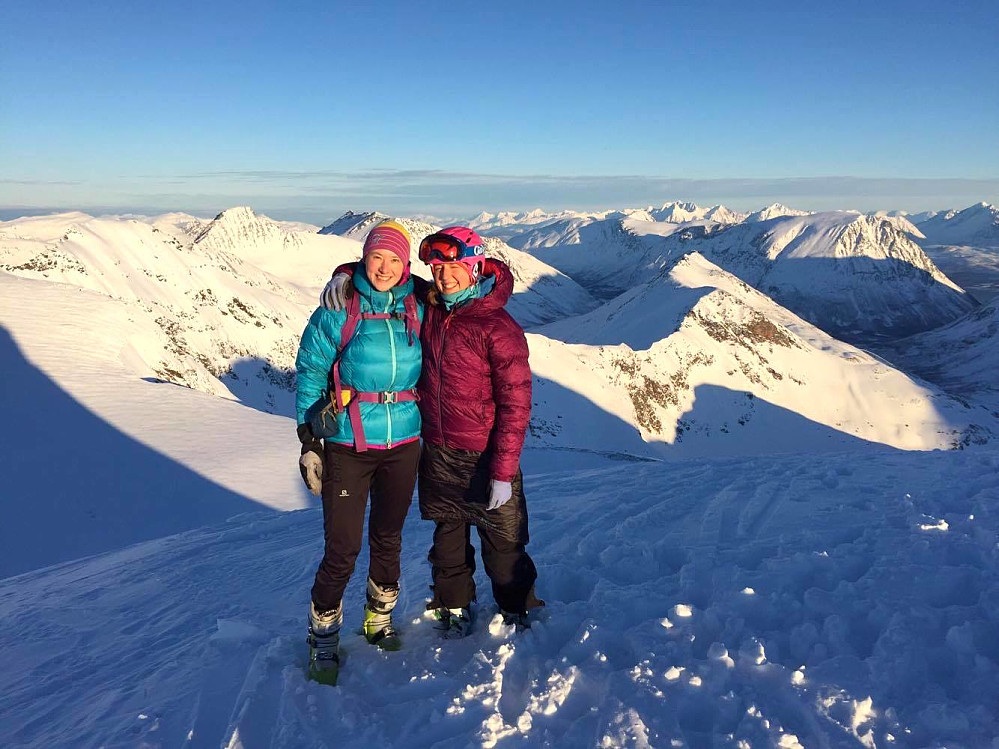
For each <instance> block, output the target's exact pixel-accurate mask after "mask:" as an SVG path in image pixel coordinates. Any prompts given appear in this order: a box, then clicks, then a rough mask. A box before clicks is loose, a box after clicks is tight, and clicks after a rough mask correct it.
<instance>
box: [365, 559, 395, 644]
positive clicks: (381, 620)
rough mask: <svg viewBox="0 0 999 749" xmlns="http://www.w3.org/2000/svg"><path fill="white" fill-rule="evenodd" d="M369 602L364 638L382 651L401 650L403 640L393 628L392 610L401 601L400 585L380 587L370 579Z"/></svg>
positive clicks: (366, 608)
mask: <svg viewBox="0 0 999 749" xmlns="http://www.w3.org/2000/svg"><path fill="white" fill-rule="evenodd" d="M367 598H368V602H367V603H366V604H364V637H365V639H367V641H368V642H370V643H371V644H372V645H377V646H378V647H379V648H381V649H382V650H399V649H400V648H401V647H402V640H401V639H400V638H399V633H398V632H397V631H396V629H395V627H393V626H392V609H394V608H395V604H396V602H397V601H398V600H399V586H398V585H379V584H378V583H376V582H375V581H374V580H372V579H371V578H370V577H369V578H368V595H367Z"/></svg>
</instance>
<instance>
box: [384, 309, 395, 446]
mask: <svg viewBox="0 0 999 749" xmlns="http://www.w3.org/2000/svg"><path fill="white" fill-rule="evenodd" d="M394 305H395V294H394V293H392V291H389V300H388V302H387V303H386V304H385V310H384V311H385V312H388V311H389V310H390V309H391V308H392V307H393V306H394ZM385 327H386V328H388V335H389V350H390V351H391V352H392V381H391V382H390V383H389V386H388V389H389V390H390V391H391V390H392V388H393V387H395V376H396V371H397V370H398V363H397V362H396V360H395V356H396V354H395V335H394V334H393V333H392V318H387V319H386V320H385ZM391 405H392V404H390V403H386V404H385V419H386V421H387V424H388V434H387V435H386V438H385V447H391V446H392V407H391Z"/></svg>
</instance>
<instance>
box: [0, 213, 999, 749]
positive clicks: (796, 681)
mask: <svg viewBox="0 0 999 749" xmlns="http://www.w3.org/2000/svg"><path fill="white" fill-rule="evenodd" d="M226 213H229V212H223V214H221V215H220V218H218V219H216V222H214V223H215V225H214V228H212V224H213V222H208V221H203V220H200V219H195V218H193V217H184V216H180V215H172V216H166V217H156V218H152V219H140V218H130V219H115V218H102V219H95V218H91V217H87V216H83V215H80V214H74V215H71V216H66V215H62V216H55V217H53V216H50V217H44V218H39V219H30V220H19V221H14V222H6V223H4V224H0V252H2V253H3V254H2V256H0V265H3V266H4V267H3V268H0V324H2V328H3V330H2V331H0V345H2V347H3V361H4V365H5V387H4V388H3V390H2V391H0V392H2V395H0V409H2V414H3V430H2V431H0V435H2V437H0V439H2V442H0V453H2V454H3V455H4V459H5V461H7V462H6V463H5V465H7V466H8V469H9V470H8V471H7V473H6V475H5V479H6V480H5V482H4V487H3V489H2V490H0V510H2V512H3V522H2V523H0V653H2V654H3V668H0V746H30V747H35V746H37V747H64V746H65V747H77V746H95V747H96V746H108V747H118V746H121V747H125V746H127V747H133V746H142V747H157V746H178V745H182V746H187V747H201V746H220V745H221V746H226V747H364V748H365V749H368V748H370V747H372V746H393V747H424V746H427V747H433V746H437V747H455V746H462V747H464V746H484V747H494V746H551V747H588V746H601V747H618V746H628V747H644V746H651V747H738V748H739V749H744V748H745V747H770V746H779V747H813V746H818V747H913V748H915V747H942V746H966V747H985V746H994V739H995V738H996V737H997V736H999V717H997V711H996V695H997V694H999V629H997V627H999V625H997V622H999V554H997V548H999V547H997V540H999V513H997V511H996V507H997V502H999V446H997V444H996V442H995V441H984V444H977V441H976V440H974V439H970V440H967V439H966V440H963V441H962V439H961V438H960V435H967V434H968V427H969V426H970V424H971V423H973V422H974V423H980V425H981V424H985V422H982V421H980V419H979V413H983V414H985V413H986V410H985V409H982V408H980V407H979V406H978V405H976V404H974V403H972V402H970V401H969V403H968V407H967V408H965V407H964V406H963V405H961V404H960V403H958V402H957V401H954V400H953V399H952V398H950V397H949V396H948V395H947V394H946V393H945V392H944V391H941V390H939V389H936V388H935V387H933V386H931V385H929V384H927V383H926V382H922V381H918V380H914V379H912V378H907V377H906V376H905V375H904V374H903V373H902V372H900V371H898V370H896V369H894V368H892V367H890V366H889V365H887V364H886V363H884V362H881V361H878V360H877V359H876V358H874V357H872V356H870V355H868V354H866V353H864V352H863V351H861V350H859V349H856V348H855V347H852V346H849V345H847V344H844V343H842V342H840V341H837V340H835V339H834V338H830V337H829V336H828V335H827V334H825V333H822V332H821V331H819V330H817V329H816V328H815V327H813V326H812V325H811V324H809V323H808V322H806V321H804V320H803V319H801V318H800V317H797V316H796V315H794V314H792V313H791V312H788V311H787V310H786V309H783V308H782V307H780V306H779V305H778V304H776V303H775V302H774V301H773V300H772V299H769V298H768V297H766V296H765V295H764V294H763V293H761V292H759V291H757V290H755V289H752V288H749V286H748V285H746V284H745V283H744V282H742V281H740V280H739V279H737V278H736V277H735V276H733V275H732V274H731V273H730V272H727V271H725V270H722V269H721V268H720V267H718V265H717V264H715V263H712V262H711V261H709V260H708V259H705V258H703V257H700V256H698V255H693V254H691V255H690V256H689V257H687V258H686V259H685V260H684V261H683V262H681V263H676V264H671V265H670V266H669V267H668V268H666V269H664V270H663V272H662V273H661V275H660V274H658V273H656V274H650V277H648V278H646V279H645V282H647V283H643V285H641V286H638V287H636V288H634V289H632V290H631V291H630V292H629V294H627V295H625V296H624V297H621V298H619V299H616V300H613V301H611V302H609V303H607V304H604V305H602V306H600V307H598V308H596V309H592V310H587V311H586V314H585V316H583V317H579V318H576V319H575V321H573V320H571V319H562V320H560V321H557V322H553V323H551V324H550V325H548V326H545V327H544V328H541V329H539V330H538V332H537V333H532V334H531V335H530V341H531V348H532V366H533V367H534V370H535V377H536V382H535V387H536V391H535V401H536V405H535V416H536V417H537V420H536V421H535V422H533V423H532V435H531V443H530V444H531V445H533V447H530V448H529V449H527V450H526V451H525V455H524V471H525V486H526V491H527V494H528V497H529V508H530V513H531V543H530V546H529V548H530V550H531V553H532V555H533V556H534V559H535V561H536V563H537V565H538V568H539V581H538V593H539V595H540V596H541V597H543V598H544V599H545V600H546V601H547V606H546V607H545V608H544V609H543V610H542V611H541V612H540V614H539V617H538V620H537V622H536V623H535V624H534V626H533V627H532V628H531V629H530V630H528V631H526V632H523V633H520V634H517V633H515V632H513V631H512V630H511V628H508V627H505V626H504V625H503V624H502V623H501V620H499V619H498V617H496V616H495V608H494V605H493V603H492V600H491V596H490V595H489V593H488V583H487V581H486V578H485V576H484V574H483V573H482V572H481V571H479V572H478V573H477V575H476V579H477V583H478V588H479V591H480V595H481V598H480V601H479V607H478V623H477V627H476V629H475V631H474V633H473V634H472V636H470V637H469V638H467V639H465V640H461V641H449V642H442V641H439V640H438V639H437V638H436V637H435V635H434V632H433V629H432V626H431V622H430V621H429V620H428V619H427V617H426V615H425V614H424V612H423V609H424V601H425V600H426V595H427V593H428V591H427V584H428V582H429V566H428V563H427V561H426V554H427V550H428V548H429V545H430V541H431V535H432V527H433V526H432V524H431V523H428V522H425V521H422V520H420V519H419V512H418V510H417V509H416V507H415V503H414V507H413V508H412V510H411V512H410V516H409V518H408V519H407V525H406V530H405V535H404V545H403V559H402V562H403V564H402V570H403V571H402V579H401V583H402V595H401V600H400V604H399V608H398V609H397V611H398V617H397V621H398V623H399V625H400V629H401V631H402V635H403V638H404V641H405V647H404V649H403V650H402V651H400V652H395V653H385V652H382V651H379V650H377V649H375V648H372V647H370V646H368V645H367V644H366V642H365V641H364V640H363V638H362V637H361V636H359V635H356V634H354V631H355V628H356V627H357V626H358V625H359V624H360V619H361V607H362V604H363V600H364V573H365V571H366V560H367V549H366V548H365V549H364V550H362V553H361V557H360V559H359V564H358V569H357V572H356V573H355V575H354V579H353V580H352V581H351V584H350V586H349V587H348V590H347V594H346V598H345V610H346V623H345V630H344V631H345V636H344V640H343V648H344V650H345V652H346V660H345V667H344V670H343V673H342V676H341V680H340V684H339V686H337V687H336V688H330V687H326V686H322V685H318V684H315V683H312V682H310V681H308V680H307V679H306V678H305V660H306V646H305V643H304V634H305V612H306V608H307V605H308V595H309V587H310V585H311V583H312V577H313V574H314V572H315V568H316V565H317V564H318V561H319V558H320V556H321V553H322V541H321V535H322V515H321V511H320V509H319V508H318V507H317V505H316V502H315V501H314V500H313V499H312V498H311V497H310V496H309V495H307V494H306V492H305V490H304V488H303V487H301V481H300V479H299V477H298V469H297V465H296V461H297V456H298V445H297V441H296V440H295V438H294V424H293V421H292V419H291V418H289V417H288V416H285V415H279V414H276V413H268V412H267V411H268V409H269V405H268V403H267V402H266V398H261V399H260V401H261V402H259V403H250V404H249V405H253V406H254V407H247V406H246V405H244V403H246V401H244V403H240V402H238V401H237V400H236V398H238V397H239V395H238V394H236V395H235V396H234V392H233V391H232V390H231V389H230V385H231V384H232V383H231V382H230V381H229V380H228V379H226V378H225V377H221V378H220V377H216V376H215V375H214V374H213V371H214V370H218V371H219V372H220V373H223V374H224V372H225V371H226V369H227V368H232V367H233V365H232V363H231V360H230V359H229V358H228V354H227V352H226V350H224V349H221V348H219V343H220V341H229V342H231V345H232V346H235V347H237V348H240V349H246V350H248V351H251V354H250V355H251V356H252V357H255V358H257V359H258V360H259V361H260V362H261V368H262V366H263V363H264V362H271V361H272V359H271V357H276V356H277V354H278V353H279V352H280V351H281V348H280V347H279V346H277V345H276V341H280V340H282V338H283V337H284V336H286V335H287V336H293V337H294V336H297V334H298V333H299V332H300V330H301V327H302V326H304V323H305V319H306V316H307V315H308V314H309V312H310V311H311V308H312V305H313V301H312V300H314V299H315V293H316V292H317V291H318V288H319V286H320V285H321V284H322V283H323V282H324V281H325V278H326V276H327V275H328V273H329V270H330V267H329V266H333V265H335V264H337V263H339V262H342V261H343V260H344V259H347V258H349V257H356V253H357V252H358V251H359V246H360V245H359V244H358V242H357V241H354V240H351V239H343V238H337V237H324V236H322V235H319V234H316V233H314V231H312V230H310V229H309V227H304V228H303V227H296V226H288V225H282V224H279V223H278V222H271V223H273V224H274V226H275V227H276V229H277V233H274V232H273V231H272V229H273V228H274V227H271V226H270V225H269V224H268V222H267V221H266V220H265V219H263V218H262V217H259V216H255V215H251V214H247V213H244V212H242V211H237V212H235V213H232V214H230V215H229V216H228V217H227V216H226V215H225V214H226ZM154 229H155V231H154ZM206 230H209V231H208V233H207V234H205V232H206ZM161 235H163V236H161ZM195 240H198V241H195ZM146 271H148V273H147V272H146ZM150 274H152V275H150ZM157 274H160V275H162V276H163V278H162V279H160V278H157V277H156V275H157ZM525 283H536V280H535V281H528V282H525ZM192 290H194V291H195V293H196V292H197V291H199V290H210V291H211V292H212V294H213V296H214V300H215V301H212V302H210V303H204V304H202V301H203V300H200V301H199V300H197V299H194V296H193V295H192V294H189V293H188V292H190V291H192ZM235 298H238V299H239V300H240V302H241V303H242V304H244V305H245V307H246V308H247V309H249V310H250V311H251V312H252V313H253V315H252V316H251V315H249V314H247V313H245V312H240V314H238V315H237V313H236V312H235V311H234V310H237V311H238V310H240V308H239V307H238V306H236V307H233V308H232V309H230V300H232V299H235ZM199 304H201V306H198V305H199ZM223 312H225V314H223ZM283 314H286V315H287V319H286V318H284V317H282V315H283ZM161 317H165V318H167V320H168V321H170V322H176V323H177V324H178V326H180V327H178V328H171V326H167V328H171V329H172V330H173V331H174V332H173V333H171V332H170V330H168V329H165V328H164V325H163V324H161V323H159V322H157V319H158V318H161ZM237 318H238V320H237ZM272 318H277V320H278V321H280V323H281V324H280V325H278V323H276V322H274V321H273V319H272ZM968 319H969V320H970V319H971V318H968ZM255 321H259V322H261V324H262V325H263V326H264V327H262V328H261V327H258V326H257V325H256V323H255ZM983 325H985V326H986V327H987V325H988V323H987V322H984V323H983ZM272 328H273V330H271V329H272ZM976 330H979V328H976ZM961 335H964V334H963V333H955V334H954V335H953V336H948V340H950V341H952V342H954V345H955V346H957V345H958V344H957V341H960V340H961ZM180 340H183V342H184V344H185V345H184V346H181V347H178V341H180ZM698 352H700V353H702V354H703V355H704V356H709V357H712V358H713V361H712V362H711V363H710V364H708V363H704V362H700V363H694V364H691V361H690V359H687V358H685V357H693V356H695V355H696V354H697V353H698ZM202 357H203V358H205V359H206V360H207V361H208V363H209V364H210V365H211V366H208V365H205V364H204V363H202V362H201V358H202ZM237 359H238V355H237ZM615 361H623V362H624V363H625V366H624V367H623V368H622V367H620V366H618V365H616V364H614V362H615ZM197 363H201V364H202V366H203V367H204V372H203V373H202V371H201V370H199V369H197V366H196V364H197ZM687 365H691V366H689V367H687ZM272 366H273V367H274V369H276V370H280V369H281V367H282V366H283V365H279V364H278V363H274V364H273V365H272ZM164 367H169V368H173V369H176V371H177V372H179V373H180V374H182V375H183V376H184V377H185V378H188V379H187V380H185V381H183V382H181V383H180V384H181V385H183V386H180V387H178V386H177V384H172V383H170V382H167V381H165V380H166V378H167V377H171V376H173V375H171V374H170V373H169V372H165V371H163V369H164ZM684 367H687V368H684ZM768 368H770V369H772V370H773V373H769V372H768V371H767V370H768ZM188 370H190V372H191V373H190V374H188ZM730 370H731V373H730ZM254 371H259V368H258V370H254ZM774 373H776V375H781V377H780V378H778V377H776V375H775V374H774ZM202 375H203V376H202ZM672 375H677V377H676V379H675V380H674V378H673V377H672ZM646 377H648V379H649V380H650V381H651V382H652V383H653V384H652V385H647V383H646V380H645V378H646ZM684 377H685V378H686V380H684ZM615 378H616V379H615ZM792 378H795V379H797V380H800V382H801V384H798V383H795V382H794V381H793V380H792ZM250 379H251V381H253V382H257V383H259V388H260V392H261V393H275V392H278V391H280V388H278V389H276V390H275V389H274V386H272V385H271V384H267V383H265V382H264V381H263V380H258V379H257V378H256V375H253V376H251V378H250ZM756 380H759V381H756ZM666 383H668V384H669V387H670V388H672V389H671V390H669V392H670V393H672V394H673V395H675V396H676V399H677V401H678V403H679V404H680V405H677V404H673V403H672V402H671V401H670V399H669V398H667V397H666V396H665V395H663V393H665V392H666V390H665V389H664V388H665V387H666ZM630 386H635V387H639V386H640V387H647V388H648V389H647V391H646V392H642V391H641V390H638V391H636V392H634V393H633V392H631V389H630ZM632 389H633V388H632ZM251 390H252V389H251ZM747 394H752V395H753V396H754V397H753V400H755V401H756V402H757V406H756V408H755V410H754V411H753V412H752V414H751V418H750V420H749V421H748V422H747V423H745V424H739V423H738V417H739V416H740V415H741V414H742V413H744V411H742V410H740V409H741V408H744V407H745V405H746V403H747V402H748V400H749V399H748V398H747ZM248 397H249V396H248ZM657 399H662V400H663V401H664V402H665V404H666V405H660V404H659V403H658V401H657ZM691 399H693V400H691ZM545 400H547V402H543V401H545ZM823 401H825V402H823ZM764 402H765V404H764ZM684 404H686V405H684ZM691 404H692V405H693V415H694V417H695V420H697V419H699V418H700V417H702V416H703V420H700V421H698V424H699V425H700V427H704V428H690V429H688V430H686V432H685V433H684V434H683V435H682V440H679V441H670V434H672V435H673V437H675V433H676V432H677V431H679V430H678V429H676V428H675V426H676V424H678V423H679V422H680V421H682V420H683V419H682V416H683V414H684V413H686V412H687V411H689V408H690V405H691ZM698 404H701V405H698ZM705 404H707V405H711V404H714V405H713V406H712V407H711V408H709V409H708V410H701V409H702V408H703V407H704V405H705ZM277 406H278V408H280V407H281V404H280V402H278V403H277ZM646 407H647V410H645V411H643V409H645V408H646ZM640 411H642V412H643V413H644V414H645V415H643V416H642V419H644V420H645V425H643V423H642V421H641V420H640V419H639V412H640ZM865 413H866V414H867V420H869V421H870V422H871V423H870V424H866V423H864V420H863V417H864V414H865ZM986 415H988V414H986ZM560 416H561V420H562V421H564V422H566V424H565V425H564V426H562V427H561V429H557V428H556V426H557V422H559V420H560V419H559V417H560ZM652 417H654V418H655V419H658V420H659V422H660V428H658V429H659V430H658V431H656V429H657V428H656V427H655V423H654V421H653V420H652ZM982 418H984V417H982ZM830 419H832V420H833V421H832V422H830ZM835 419H839V420H840V422H841V423H840V424H836V423H835ZM726 422H727V423H726ZM648 425H651V428H650V427H649V426H648ZM722 426H725V427H726V429H727V430H728V432H727V433H726V432H723V431H722V429H721V427H722ZM986 426H987V424H986ZM707 427H710V431H708V429H707ZM546 430H547V431H546ZM938 430H942V431H938ZM552 432H555V433H554V434H553V433H552ZM955 437H957V439H955ZM950 444H962V445H963V446H964V448H965V449H962V450H929V449H926V448H931V447H934V446H941V445H950ZM901 448H906V449H901ZM913 448H920V449H913Z"/></svg>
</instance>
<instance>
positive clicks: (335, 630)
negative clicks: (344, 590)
mask: <svg viewBox="0 0 999 749" xmlns="http://www.w3.org/2000/svg"><path fill="white" fill-rule="evenodd" d="M342 624H343V606H342V605H340V606H337V607H336V608H335V609H333V610H332V611H322V612H320V611H316V604H314V603H313V604H312V605H311V606H310V607H309V637H308V643H309V678H310V679H312V680H313V681H318V682H319V683H320V684H328V685H330V686H336V680H337V676H339V675H340V652H339V651H340V625H342Z"/></svg>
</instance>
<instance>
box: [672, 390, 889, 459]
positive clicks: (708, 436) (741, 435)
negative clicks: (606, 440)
mask: <svg viewBox="0 0 999 749" xmlns="http://www.w3.org/2000/svg"><path fill="white" fill-rule="evenodd" d="M829 397H830V398H834V397H835V393H829ZM671 448H672V452H674V453H676V454H682V455H683V456H684V457H687V456H691V457H694V456H710V455H724V456H750V455H768V454H789V453H811V452H845V451H850V450H856V449H868V450H871V449H875V450H885V451H889V452H899V451H900V449H899V448H896V447H892V446H891V445H886V444H884V443H881V442H875V441H873V440H868V439H865V438H863V437H858V436H856V435H854V434H850V433H849V432H844V431H840V430H838V429H835V428H834V427H831V426H828V425H826V424H821V423H819V422H817V421H812V420H811V419H809V418H808V417H806V416H803V415H802V414H799V413H797V412H796V411H791V410H790V409H787V408H784V407H783V406H778V405H776V404H774V403H770V402H769V401H767V400H765V399H763V398H760V397H759V396H756V395H754V394H753V393H750V392H747V391H745V390H732V389H730V388H726V387H722V386H720V385H698V386H697V387H696V388H694V403H693V406H692V407H691V408H690V409H689V410H687V411H686V412H684V413H683V414H682V415H681V416H680V418H679V419H678V420H677V440H676V441H675V442H674V443H673V445H671Z"/></svg>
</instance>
